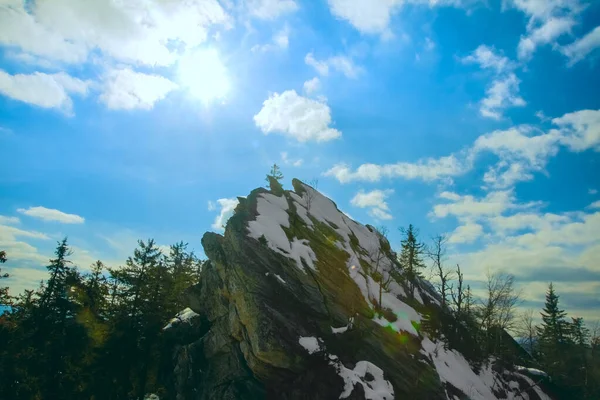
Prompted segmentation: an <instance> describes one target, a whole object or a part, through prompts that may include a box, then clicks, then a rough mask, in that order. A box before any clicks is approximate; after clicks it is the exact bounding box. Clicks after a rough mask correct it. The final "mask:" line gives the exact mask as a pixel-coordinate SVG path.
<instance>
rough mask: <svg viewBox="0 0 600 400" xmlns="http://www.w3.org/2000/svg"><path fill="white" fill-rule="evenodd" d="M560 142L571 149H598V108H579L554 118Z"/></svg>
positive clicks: (599, 124) (599, 131)
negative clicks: (558, 130)
mask: <svg viewBox="0 0 600 400" xmlns="http://www.w3.org/2000/svg"><path fill="white" fill-rule="evenodd" d="M552 123H553V124H555V125H557V126H558V127H559V129H560V135H561V142H562V143H563V144H564V145H565V146H567V147H568V148H569V149H570V150H571V151H584V150H588V149H593V150H595V151H600V110H580V111H576V112H572V113H568V114H565V115H563V116H562V117H560V118H554V119H553V120H552Z"/></svg>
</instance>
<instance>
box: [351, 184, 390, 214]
mask: <svg viewBox="0 0 600 400" xmlns="http://www.w3.org/2000/svg"><path fill="white" fill-rule="evenodd" d="M392 193H394V191H393V190H392V189H387V190H372V191H370V192H364V191H363V190H361V191H359V192H358V193H357V194H356V195H355V196H354V197H353V198H352V199H351V200H350V204H352V205H353V206H355V207H360V208H370V210H369V211H368V213H369V215H370V216H371V217H373V218H375V219H379V220H390V219H393V216H392V215H391V214H390V213H389V212H388V211H389V206H388V204H387V202H386V199H387V198H388V196H389V195H391V194H392Z"/></svg>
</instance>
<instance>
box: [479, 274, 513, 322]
mask: <svg viewBox="0 0 600 400" xmlns="http://www.w3.org/2000/svg"><path fill="white" fill-rule="evenodd" d="M486 275H487V282H486V291H487V298H486V299H484V300H483V302H482V307H481V311H482V312H481V322H482V327H483V328H485V329H489V328H491V327H492V326H496V327H498V328H502V329H511V328H513V327H514V322H515V309H516V307H517V305H518V304H519V303H520V301H521V291H518V290H517V289H516V288H515V277H514V276H513V275H511V274H506V273H502V272H496V273H491V272H490V271H489V270H488V272H487V274H486Z"/></svg>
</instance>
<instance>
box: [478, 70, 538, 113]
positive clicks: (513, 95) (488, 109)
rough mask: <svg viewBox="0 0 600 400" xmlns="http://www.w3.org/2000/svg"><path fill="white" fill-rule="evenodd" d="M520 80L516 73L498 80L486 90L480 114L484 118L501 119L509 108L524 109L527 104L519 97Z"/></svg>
mask: <svg viewBox="0 0 600 400" xmlns="http://www.w3.org/2000/svg"><path fill="white" fill-rule="evenodd" d="M519 83H520V81H519V79H518V78H517V76H516V75H515V74H514V73H510V74H508V75H507V76H505V77H500V78H496V79H495V80H494V81H493V82H492V84H491V86H490V87H488V88H487V90H486V97H485V98H484V99H483V100H482V101H481V107H480V108H479V112H480V113H481V115H482V116H484V117H486V118H492V119H500V118H501V117H502V111H503V110H504V109H506V108H508V107H523V106H525V105H526V104H527V103H525V100H523V98H522V97H521V96H519Z"/></svg>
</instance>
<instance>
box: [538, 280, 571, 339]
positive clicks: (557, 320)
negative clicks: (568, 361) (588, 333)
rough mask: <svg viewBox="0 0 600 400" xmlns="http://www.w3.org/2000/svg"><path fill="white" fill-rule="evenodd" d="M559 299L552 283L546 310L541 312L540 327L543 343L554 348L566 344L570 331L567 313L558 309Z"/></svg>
mask: <svg viewBox="0 0 600 400" xmlns="http://www.w3.org/2000/svg"><path fill="white" fill-rule="evenodd" d="M558 298H559V296H558V295H557V294H556V293H555V292H554V286H553V285H552V283H550V286H549V287H548V291H547V292H546V303H545V305H544V310H543V311H542V312H541V315H542V324H541V326H540V327H539V334H540V339H541V340H542V341H543V342H547V343H548V344H551V345H553V346H557V345H559V344H561V343H565V342H566V340H567V334H568V330H569V329H568V326H567V322H566V320H565V317H566V315H567V313H566V312H565V311H564V310H561V309H560V308H559V307H558Z"/></svg>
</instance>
